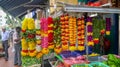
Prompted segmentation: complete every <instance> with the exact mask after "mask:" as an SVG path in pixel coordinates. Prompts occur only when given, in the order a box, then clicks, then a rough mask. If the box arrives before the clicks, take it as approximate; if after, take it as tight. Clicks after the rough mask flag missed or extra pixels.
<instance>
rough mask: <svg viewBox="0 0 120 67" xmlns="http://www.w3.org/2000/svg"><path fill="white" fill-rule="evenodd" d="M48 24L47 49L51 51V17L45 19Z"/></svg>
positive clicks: (52, 46) (52, 45)
mask: <svg viewBox="0 0 120 67" xmlns="http://www.w3.org/2000/svg"><path fill="white" fill-rule="evenodd" d="M47 22H48V48H49V49H53V48H54V44H53V34H54V33H53V19H52V18H51V17H48V18H47Z"/></svg>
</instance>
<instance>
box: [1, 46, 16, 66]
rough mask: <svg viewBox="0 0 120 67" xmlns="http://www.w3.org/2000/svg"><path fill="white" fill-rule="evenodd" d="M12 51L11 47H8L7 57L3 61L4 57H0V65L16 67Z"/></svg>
mask: <svg viewBox="0 0 120 67" xmlns="http://www.w3.org/2000/svg"><path fill="white" fill-rule="evenodd" d="M13 62H14V53H13V52H12V47H10V48H9V59H8V61H5V59H4V57H0V67H18V66H14V63H13Z"/></svg>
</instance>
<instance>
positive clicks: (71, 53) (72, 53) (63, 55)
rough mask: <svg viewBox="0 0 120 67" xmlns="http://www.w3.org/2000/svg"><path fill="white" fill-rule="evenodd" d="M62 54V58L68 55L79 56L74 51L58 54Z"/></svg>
mask: <svg viewBox="0 0 120 67" xmlns="http://www.w3.org/2000/svg"><path fill="white" fill-rule="evenodd" d="M60 55H61V56H62V58H69V57H77V56H79V54H77V53H76V52H70V53H66V54H60Z"/></svg>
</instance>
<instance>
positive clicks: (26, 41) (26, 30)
mask: <svg viewBox="0 0 120 67" xmlns="http://www.w3.org/2000/svg"><path fill="white" fill-rule="evenodd" d="M21 41H22V51H21V54H22V56H26V55H29V56H31V57H33V56H35V55H36V50H35V47H36V43H35V23H34V19H32V18H25V19H24V20H23V22H22V40H21ZM28 49H29V50H28Z"/></svg>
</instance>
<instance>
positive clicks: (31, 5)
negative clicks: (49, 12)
mask: <svg viewBox="0 0 120 67" xmlns="http://www.w3.org/2000/svg"><path fill="white" fill-rule="evenodd" d="M24 7H54V6H52V5H50V6H49V5H24ZM57 7H63V6H57Z"/></svg>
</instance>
